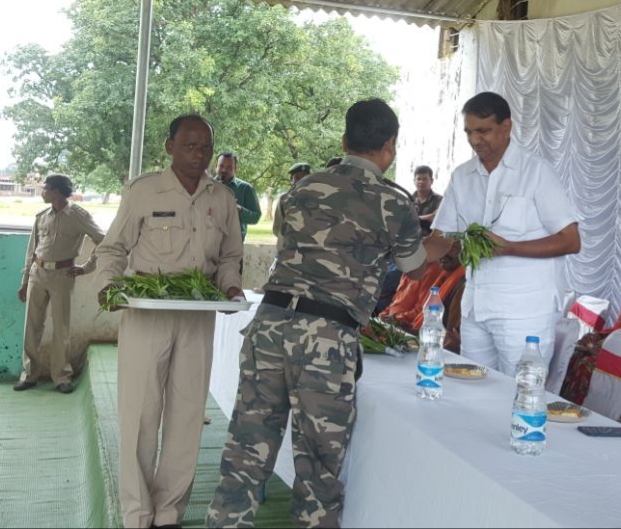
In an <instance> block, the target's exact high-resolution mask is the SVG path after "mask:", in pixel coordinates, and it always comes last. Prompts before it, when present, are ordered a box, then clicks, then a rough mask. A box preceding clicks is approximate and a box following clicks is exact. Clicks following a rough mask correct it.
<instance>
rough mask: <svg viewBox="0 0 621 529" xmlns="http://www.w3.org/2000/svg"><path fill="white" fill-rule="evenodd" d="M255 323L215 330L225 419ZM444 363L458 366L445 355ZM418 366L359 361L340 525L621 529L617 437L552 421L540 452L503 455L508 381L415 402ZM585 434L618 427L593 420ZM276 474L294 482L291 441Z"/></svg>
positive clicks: (466, 385)
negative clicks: (248, 328)
mask: <svg viewBox="0 0 621 529" xmlns="http://www.w3.org/2000/svg"><path fill="white" fill-rule="evenodd" d="M253 314H254V310H251V311H248V312H245V313H237V314H235V315H230V316H226V315H221V314H218V316H217V320H216V321H217V322H216V337H215V344H214V345H215V346H214V364H213V370H212V378H211V392H212V394H213V395H214V397H215V398H216V400H217V401H218V404H219V405H220V406H221V407H222V409H223V410H224V412H225V413H226V414H227V415H228V416H230V414H231V411H232V409H233V404H234V401H235V393H236V390H237V379H238V376H239V366H238V353H239V349H240V347H241V343H242V337H241V335H239V332H238V331H239V329H240V328H243V326H244V325H246V324H247V323H248V322H249V321H250V319H251V318H252V316H253ZM447 360H448V361H452V362H455V361H457V362H463V361H464V359H462V358H461V357H459V356H457V355H453V354H452V353H447ZM415 365H416V357H415V355H408V356H407V357H406V358H404V359H398V358H393V357H389V356H372V355H365V358H364V374H363V376H362V379H361V381H360V382H359V384H358V390H357V402H358V418H357V422H356V426H355V429H354V433H353V435H352V440H351V444H350V447H349V450H348V453H347V457H346V461H345V466H344V470H343V474H342V476H341V478H342V479H343V480H344V481H345V483H346V501H345V510H344V513H343V520H342V525H343V527H621V438H591V437H587V436H585V435H583V434H581V433H579V432H578V431H577V430H576V425H575V424H560V423H553V422H549V423H548V447H547V449H546V451H545V452H544V454H543V455H542V456H540V457H527V456H519V455H517V454H515V453H513V452H512V450H511V449H510V447H509V434H510V423H511V405H512V400H513V396H514V389H515V383H514V382H513V380H512V379H511V378H509V377H506V376H505V375H502V374H500V373H497V372H492V373H491V375H490V376H488V377H487V378H486V379H484V380H480V381H464V380H456V379H450V378H445V387H444V396H443V398H442V399H440V400H438V401H435V402H427V401H421V400H419V399H418V398H416V396H415V395H414V378H415ZM548 398H549V399H550V400H552V399H554V400H558V397H555V396H554V395H552V394H549V395H548ZM581 424H583V425H613V426H614V425H617V426H618V424H617V423H614V422H612V421H610V420H609V419H606V418H604V417H602V416H599V415H596V414H593V415H592V416H591V417H589V418H588V419H587V420H586V421H584V422H583V423H581ZM276 472H277V473H278V474H279V475H280V476H281V477H282V478H283V479H284V480H285V481H286V482H287V483H289V484H291V483H292V479H293V463H292V458H291V441H290V433H289V432H288V433H287V435H286V439H285V442H284V443H283V448H282V450H281V454H280V456H279V460H278V463H277V467H276Z"/></svg>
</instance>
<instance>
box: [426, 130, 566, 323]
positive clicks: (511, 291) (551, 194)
mask: <svg viewBox="0 0 621 529" xmlns="http://www.w3.org/2000/svg"><path fill="white" fill-rule="evenodd" d="M473 222H478V223H479V224H482V225H484V226H486V227H491V231H493V232H494V233H496V234H497V235H500V236H501V237H503V238H505V239H507V240H508V241H530V240H535V239H541V238H542V237H547V236H549V235H553V234H555V233H558V232H559V231H561V230H562V229H563V228H565V227H566V226H568V225H570V224H572V223H574V222H578V217H577V214H576V212H575V210H574V208H573V206H572V205H571V204H570V202H569V199H568V198H567V194H566V193H565V190H564V188H563V186H562V184H561V182H560V179H559V178H558V175H557V174H556V171H555V170H554V169H553V168H552V166H551V165H550V164H549V163H547V162H546V161H545V160H544V159H543V158H541V157H540V156H538V155H536V154H534V153H531V152H528V151H526V150H524V149H522V148H521V147H519V146H518V145H516V144H515V143H514V142H513V141H511V142H510V144H509V147H508V148H507V150H506V151H505V154H504V156H503V158H502V160H501V161H500V163H499V164H498V166H497V167H496V168H495V169H494V170H493V171H492V172H491V174H489V173H488V172H487V170H486V169H485V167H484V166H483V164H482V163H481V161H480V160H479V158H478V157H475V158H473V159H471V160H470V161H468V162H466V163H464V164H462V165H460V166H459V167H458V168H457V169H455V171H454V172H453V175H452V176H451V181H450V183H449V186H448V188H447V190H446V193H445V194H444V200H443V201H442V203H441V205H440V209H439V210H438V213H437V214H436V217H435V220H434V222H433V225H432V228H434V229H437V230H440V231H442V232H444V233H446V232H456V231H464V230H465V229H466V227H467V226H468V225H469V224H471V223H473ZM564 261H565V257H564V256H562V257H556V258H528V257H515V256H502V257H494V258H493V259H489V260H488V259H485V260H483V261H482V262H481V264H480V266H479V268H477V270H476V271H475V272H474V274H472V273H471V271H470V269H469V270H468V273H467V277H468V280H467V283H466V289H465V291H464V296H463V298H462V315H463V316H464V317H469V316H470V317H471V316H472V314H471V313H473V316H474V318H475V320H476V321H485V320H488V319H492V318H507V319H522V318H533V317H537V316H540V315H541V316H542V315H545V314H550V313H552V312H555V311H558V310H560V309H561V308H562V302H563V295H562V294H563V290H564V282H565V273H564Z"/></svg>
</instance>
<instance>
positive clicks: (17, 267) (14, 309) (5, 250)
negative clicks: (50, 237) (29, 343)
mask: <svg viewBox="0 0 621 529" xmlns="http://www.w3.org/2000/svg"><path fill="white" fill-rule="evenodd" d="M28 236H29V235H28V234H26V233H0V380H14V379H16V378H17V377H19V374H20V372H21V369H22V347H23V339H24V337H23V332H24V313H25V309H26V306H25V304H24V303H22V302H21V301H19V299H17V291H18V290H19V286H20V284H21V280H22V271H21V270H22V268H23V266H24V255H25V253H26V248H27V246H28Z"/></svg>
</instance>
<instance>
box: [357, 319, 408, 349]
mask: <svg viewBox="0 0 621 529" xmlns="http://www.w3.org/2000/svg"><path fill="white" fill-rule="evenodd" d="M360 344H361V345H362V347H363V348H364V352H365V353H375V354H385V353H386V352H387V350H388V351H390V350H391V349H392V350H395V351H400V352H403V351H410V350H412V349H415V348H416V347H418V339H417V338H416V337H415V336H412V335H411V334H408V333H406V332H405V331H403V330H402V329H400V328H399V327H397V326H396V325H395V324H394V322H393V320H381V319H379V318H371V320H370V321H369V323H368V325H367V326H366V327H364V328H363V329H361V330H360Z"/></svg>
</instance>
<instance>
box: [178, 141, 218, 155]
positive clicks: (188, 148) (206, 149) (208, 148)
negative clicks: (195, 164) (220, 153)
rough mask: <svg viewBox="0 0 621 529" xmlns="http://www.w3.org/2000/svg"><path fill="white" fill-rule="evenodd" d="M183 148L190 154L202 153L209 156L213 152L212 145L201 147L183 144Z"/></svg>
mask: <svg viewBox="0 0 621 529" xmlns="http://www.w3.org/2000/svg"><path fill="white" fill-rule="evenodd" d="M181 148H182V149H183V150H184V151H185V152H188V153H195V152H202V153H203V154H208V153H210V152H212V150H213V146H212V145H199V144H198V143H183V144H181Z"/></svg>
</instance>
